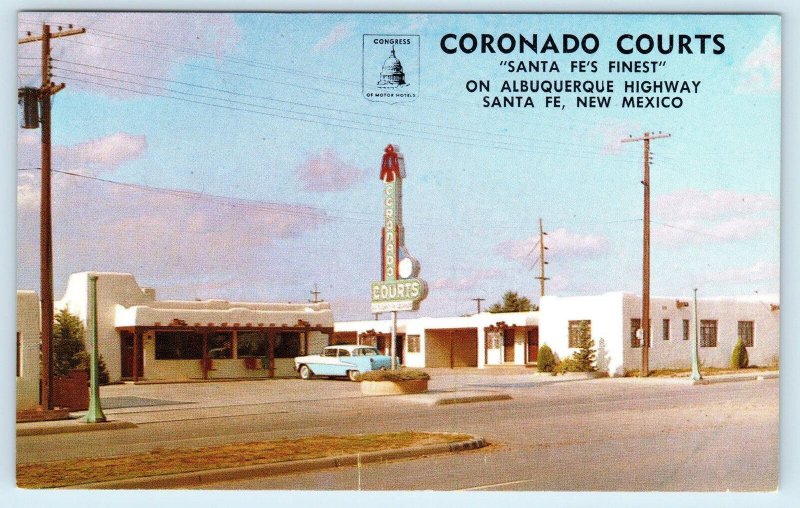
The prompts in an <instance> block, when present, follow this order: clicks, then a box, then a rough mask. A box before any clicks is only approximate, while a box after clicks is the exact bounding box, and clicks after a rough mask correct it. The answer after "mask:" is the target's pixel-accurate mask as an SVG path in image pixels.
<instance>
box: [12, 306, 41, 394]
mask: <svg viewBox="0 0 800 508" xmlns="http://www.w3.org/2000/svg"><path fill="white" fill-rule="evenodd" d="M40 323H41V306H40V302H39V295H37V294H36V292H34V291H24V290H20V291H17V333H19V338H20V351H19V355H20V372H19V373H20V375H19V376H17V410H23V409H33V408H35V407H36V406H38V405H39V380H40V378H41V371H40V367H41V363H40V360H39V351H40V349H39V348H40V345H41V329H40V327H39V326H40ZM14 340H15V341H16V337H15V338H14Z"/></svg>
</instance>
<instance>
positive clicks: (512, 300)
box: [489, 291, 539, 312]
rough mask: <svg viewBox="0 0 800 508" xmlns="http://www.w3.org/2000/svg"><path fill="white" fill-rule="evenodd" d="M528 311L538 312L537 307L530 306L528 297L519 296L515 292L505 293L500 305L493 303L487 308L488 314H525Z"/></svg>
mask: <svg viewBox="0 0 800 508" xmlns="http://www.w3.org/2000/svg"><path fill="white" fill-rule="evenodd" d="M530 310H539V307H538V306H537V305H535V304H532V303H531V301H530V300H529V299H528V297H526V296H520V295H519V293H517V292H516V291H506V292H505V294H503V301H502V302H501V303H493V304H492V305H491V306H490V307H489V312H527V311H530Z"/></svg>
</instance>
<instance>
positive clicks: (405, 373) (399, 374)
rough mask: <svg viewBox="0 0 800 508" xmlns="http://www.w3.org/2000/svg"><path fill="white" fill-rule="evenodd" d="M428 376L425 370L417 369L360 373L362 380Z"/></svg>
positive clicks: (425, 378) (399, 379)
mask: <svg viewBox="0 0 800 508" xmlns="http://www.w3.org/2000/svg"><path fill="white" fill-rule="evenodd" d="M430 378H431V376H430V375H429V374H428V373H427V372H425V371H424V370H419V369H397V370H371V371H369V372H365V373H363V374H361V380H362V381H414V380H418V379H424V380H429V379H430Z"/></svg>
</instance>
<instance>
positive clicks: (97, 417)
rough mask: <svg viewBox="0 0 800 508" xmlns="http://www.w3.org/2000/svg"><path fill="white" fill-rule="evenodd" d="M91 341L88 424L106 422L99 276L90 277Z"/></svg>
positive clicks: (86, 419) (88, 320) (89, 314)
mask: <svg viewBox="0 0 800 508" xmlns="http://www.w3.org/2000/svg"><path fill="white" fill-rule="evenodd" d="M86 321H87V325H88V328H89V340H90V341H91V343H92V344H91V350H90V363H89V385H90V389H89V411H87V412H86V416H85V417H84V419H83V421H84V422H86V423H99V422H104V421H106V415H104V414H103V408H101V407H100V383H99V382H98V381H99V374H100V365H99V363H100V362H99V359H98V356H99V354H98V351H97V275H90V276H89V309H88V315H87V316H86Z"/></svg>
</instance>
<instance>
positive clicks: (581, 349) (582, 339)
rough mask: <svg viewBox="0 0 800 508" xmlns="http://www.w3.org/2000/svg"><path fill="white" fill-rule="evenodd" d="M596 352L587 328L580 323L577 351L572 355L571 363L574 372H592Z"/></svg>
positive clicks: (584, 324)
mask: <svg viewBox="0 0 800 508" xmlns="http://www.w3.org/2000/svg"><path fill="white" fill-rule="evenodd" d="M596 357H597V352H596V351H595V349H594V341H593V340H592V334H591V331H590V328H589V326H588V325H587V324H586V323H581V327H580V330H579V332H578V350H577V351H575V352H574V353H572V361H573V365H574V369H575V371H576V372H594V370H595V369H596V367H595V365H594V363H595V359H596Z"/></svg>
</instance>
